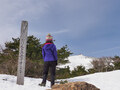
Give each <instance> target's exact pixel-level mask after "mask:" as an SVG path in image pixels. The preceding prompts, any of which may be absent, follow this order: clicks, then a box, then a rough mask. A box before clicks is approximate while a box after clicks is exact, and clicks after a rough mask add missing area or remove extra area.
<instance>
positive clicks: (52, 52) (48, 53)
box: [39, 34, 57, 87]
mask: <svg viewBox="0 0 120 90" xmlns="http://www.w3.org/2000/svg"><path fill="white" fill-rule="evenodd" d="M42 55H43V59H44V68H43V80H42V83H41V84H39V85H40V86H45V85H46V79H47V76H48V71H49V68H50V74H51V87H52V86H53V85H54V83H55V74H56V65H57V50H56V46H55V44H54V43H53V37H52V36H51V34H48V35H47V36H46V43H45V44H44V46H43V47H42Z"/></svg>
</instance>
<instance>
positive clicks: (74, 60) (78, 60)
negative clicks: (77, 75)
mask: <svg viewBox="0 0 120 90" xmlns="http://www.w3.org/2000/svg"><path fill="white" fill-rule="evenodd" d="M93 59H94V58H90V57H86V56H84V55H82V54H80V55H75V56H70V57H68V60H69V62H70V63H67V64H65V65H59V66H58V67H59V68H65V67H67V66H69V67H70V70H71V71H72V70H74V68H76V67H77V66H80V65H82V66H84V67H85V69H86V70H87V69H89V68H92V64H91V61H93Z"/></svg>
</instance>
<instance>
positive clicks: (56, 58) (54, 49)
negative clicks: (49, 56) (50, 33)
mask: <svg viewBox="0 0 120 90" xmlns="http://www.w3.org/2000/svg"><path fill="white" fill-rule="evenodd" d="M53 54H54V57H55V60H56V61H57V60H58V57H57V49H56V46H55V45H54V47H53Z"/></svg>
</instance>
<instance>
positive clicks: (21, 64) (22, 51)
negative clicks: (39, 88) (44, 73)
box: [17, 21, 28, 85]
mask: <svg viewBox="0 0 120 90" xmlns="http://www.w3.org/2000/svg"><path fill="white" fill-rule="evenodd" d="M27 32H28V22H27V21H22V24H21V35H20V45H19V58H18V70H17V84H19V85H24V74H25V63H26V44H27Z"/></svg>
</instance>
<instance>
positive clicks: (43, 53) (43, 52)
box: [42, 48, 45, 59]
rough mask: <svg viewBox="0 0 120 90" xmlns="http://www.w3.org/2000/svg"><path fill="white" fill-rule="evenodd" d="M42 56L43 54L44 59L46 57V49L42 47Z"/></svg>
mask: <svg viewBox="0 0 120 90" xmlns="http://www.w3.org/2000/svg"><path fill="white" fill-rule="evenodd" d="M42 56H43V59H44V58H45V51H44V48H42Z"/></svg>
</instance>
